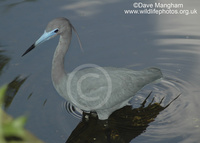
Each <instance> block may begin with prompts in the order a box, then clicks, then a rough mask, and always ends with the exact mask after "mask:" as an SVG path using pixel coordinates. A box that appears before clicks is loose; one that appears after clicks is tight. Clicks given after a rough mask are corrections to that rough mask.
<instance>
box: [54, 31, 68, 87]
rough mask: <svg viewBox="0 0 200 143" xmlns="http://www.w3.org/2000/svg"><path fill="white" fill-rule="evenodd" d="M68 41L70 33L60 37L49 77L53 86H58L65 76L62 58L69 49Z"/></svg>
mask: <svg viewBox="0 0 200 143" xmlns="http://www.w3.org/2000/svg"><path fill="white" fill-rule="evenodd" d="M70 41H71V34H70V33H67V34H65V35H61V36H60V39H59V43H58V46H57V48H56V50H55V53H54V56H53V61H52V73H51V77H52V81H53V84H54V85H58V84H59V82H61V80H62V79H63V78H64V76H65V75H66V72H65V68H64V57H65V54H66V52H67V50H68V48H69V45H70Z"/></svg>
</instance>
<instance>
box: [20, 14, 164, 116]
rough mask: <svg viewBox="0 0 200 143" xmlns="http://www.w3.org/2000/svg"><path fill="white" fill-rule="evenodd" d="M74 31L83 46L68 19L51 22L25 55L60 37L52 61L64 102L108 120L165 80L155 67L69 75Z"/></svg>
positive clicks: (85, 70)
mask: <svg viewBox="0 0 200 143" xmlns="http://www.w3.org/2000/svg"><path fill="white" fill-rule="evenodd" d="M72 30H74V31H75V33H76V35H77V37H78V40H79V44H80V39H79V36H78V34H77V32H76V30H75V28H74V27H73V26H72V24H71V23H70V21H69V20H68V19H66V18H63V17H61V18H56V19H54V20H52V21H50V22H49V24H48V25H47V27H46V30H45V31H44V34H43V35H42V36H41V37H40V38H39V39H38V40H37V41H36V42H35V43H34V44H33V45H31V47H30V48H28V49H27V50H26V51H25V53H24V54H23V55H22V56H24V55H25V54H27V53H28V52H30V51H31V50H32V49H33V48H35V47H36V46H38V45H39V44H41V43H43V42H45V41H47V40H49V39H51V38H53V37H55V36H57V35H60V39H59V43H58V46H57V48H56V50H55V53H54V56H53V61H52V74H51V76H52V81H53V85H54V87H55V89H56V90H57V92H58V93H59V94H60V95H61V96H62V97H63V98H64V99H66V100H67V101H68V102H70V103H72V104H73V105H75V106H76V107H78V108H79V109H82V110H85V111H89V112H90V111H95V112H96V113H97V115H98V118H99V119H100V120H105V119H108V117H109V115H110V114H111V113H112V112H114V111H115V110H117V109H120V108H122V107H124V106H126V105H128V102H129V100H130V99H131V98H132V97H133V96H134V95H135V94H136V92H138V91H139V90H140V89H141V88H143V87H144V86H145V85H147V84H149V83H152V82H154V81H157V80H158V79H160V78H162V73H161V71H160V69H158V68H154V67H153V68H147V69H144V70H142V71H133V70H131V69H126V68H114V67H95V66H93V67H90V68H82V69H79V70H76V71H72V72H71V73H66V72H65V70H64V57H65V54H66V52H67V50H68V48H69V46H70V42H71V37H72ZM80 47H81V44H80ZM97 70H100V71H101V72H99V71H97ZM93 73H95V74H93ZM80 84H81V87H80ZM77 85H79V86H78V87H77ZM69 86H70V87H69ZM105 94H106V96H105Z"/></svg>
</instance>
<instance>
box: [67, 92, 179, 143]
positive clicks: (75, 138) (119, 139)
mask: <svg viewBox="0 0 200 143" xmlns="http://www.w3.org/2000/svg"><path fill="white" fill-rule="evenodd" d="M150 95H151V93H150V94H149V95H148V96H147V98H146V99H145V100H144V101H143V103H142V104H141V106H140V107H139V108H134V109H132V106H125V107H123V108H121V109H119V110H117V111H115V112H113V113H112V114H111V115H110V117H109V118H108V120H99V119H98V117H97V114H96V113H83V118H82V121H81V122H80V123H79V124H78V126H77V127H76V128H75V130H74V131H73V132H72V133H71V135H70V137H69V138H68V140H67V141H66V143H93V142H95V143H129V142H130V141H131V140H132V139H134V138H135V137H137V136H139V135H140V134H142V133H143V132H144V131H145V130H146V128H147V127H148V126H149V123H151V122H153V121H154V120H155V118H156V117H157V116H158V115H159V113H160V112H161V111H163V110H164V109H166V108H167V107H168V106H169V105H170V104H171V103H172V102H173V101H174V100H176V99H177V98H178V97H179V96H180V94H179V95H178V96H177V97H176V98H175V99H174V100H172V101H171V102H170V103H168V104H167V105H166V106H164V107H163V106H161V103H162V101H163V99H164V98H163V99H162V100H161V101H160V102H159V103H154V101H153V100H152V102H151V103H149V104H148V105H147V106H145V103H146V100H147V99H148V98H149V96H150Z"/></svg>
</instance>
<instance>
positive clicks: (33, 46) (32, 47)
mask: <svg viewBox="0 0 200 143" xmlns="http://www.w3.org/2000/svg"><path fill="white" fill-rule="evenodd" d="M34 48H35V44H33V45H31V46H30V48H28V49H27V50H26V51H25V52H24V54H23V55H22V57H23V56H24V55H26V54H27V53H28V52H30V51H31V50H33V49H34Z"/></svg>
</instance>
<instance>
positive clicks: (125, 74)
mask: <svg viewBox="0 0 200 143" xmlns="http://www.w3.org/2000/svg"><path fill="white" fill-rule="evenodd" d="M103 70H104V71H101V70H99V69H97V68H87V69H83V70H80V71H77V72H76V71H74V72H72V73H70V74H68V75H67V79H66V80H65V83H63V84H62V85H64V86H65V87H62V89H60V90H62V93H60V94H61V95H62V96H63V97H64V98H65V99H66V100H67V101H69V102H71V103H72V104H73V105H75V106H77V107H78V108H80V109H83V110H86V111H96V112H97V114H98V116H99V118H100V119H105V118H108V116H109V115H110V114H111V113H112V112H113V111H115V110H117V109H119V108H121V107H123V106H125V105H127V103H128V101H129V100H130V98H131V97H133V96H134V95H135V94H136V92H138V91H139V90H140V89H141V88H143V87H144V86H145V85H147V84H149V83H151V82H153V81H155V80H157V79H160V78H161V77H162V73H161V71H160V70H159V69H157V68H148V69H145V70H142V71H133V70H130V69H125V68H112V67H105V68H103ZM58 92H59V91H58Z"/></svg>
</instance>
